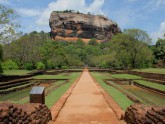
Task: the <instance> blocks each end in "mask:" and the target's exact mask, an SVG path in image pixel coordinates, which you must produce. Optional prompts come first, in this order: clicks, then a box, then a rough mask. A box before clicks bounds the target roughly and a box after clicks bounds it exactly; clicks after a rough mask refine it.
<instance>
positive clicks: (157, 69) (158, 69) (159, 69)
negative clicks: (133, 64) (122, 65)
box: [134, 68, 165, 74]
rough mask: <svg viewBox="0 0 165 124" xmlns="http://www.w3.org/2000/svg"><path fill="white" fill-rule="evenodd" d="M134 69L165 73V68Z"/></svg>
mask: <svg viewBox="0 0 165 124" xmlns="http://www.w3.org/2000/svg"><path fill="white" fill-rule="evenodd" d="M134 71H140V72H149V73H158V74H165V68H147V69H135V70H134Z"/></svg>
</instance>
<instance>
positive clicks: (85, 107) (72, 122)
mask: <svg viewBox="0 0 165 124" xmlns="http://www.w3.org/2000/svg"><path fill="white" fill-rule="evenodd" d="M55 124H120V123H119V121H118V119H117V118H116V116H115V114H114V113H113V111H112V109H111V108H110V107H109V106H108V104H107V103H106V101H105V99H104V97H103V95H102V94H101V93H100V90H99V88H98V87H97V85H96V84H95V82H94V81H93V79H92V78H91V76H90V74H89V72H88V71H84V72H83V74H82V76H81V78H80V80H79V81H78V83H77V84H76V86H75V87H74V89H73V91H72V94H71V95H70V96H69V98H68V99H67V101H66V103H65V105H64V107H63V108H62V110H61V111H60V113H59V115H58V117H57V119H56V121H55Z"/></svg>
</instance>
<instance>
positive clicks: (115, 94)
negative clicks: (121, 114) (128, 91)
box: [91, 72, 133, 110]
mask: <svg viewBox="0 0 165 124" xmlns="http://www.w3.org/2000/svg"><path fill="white" fill-rule="evenodd" d="M91 74H92V75H93V76H94V77H95V79H96V80H97V82H98V83H99V84H100V85H101V86H102V87H103V88H104V89H105V90H106V92H107V93H108V94H109V95H110V96H111V97H112V98H113V99H114V100H115V101H116V102H117V103H118V104H119V106H120V107H121V108H122V109H123V110H126V109H127V107H128V106H130V105H132V104H133V102H132V101H131V100H130V99H129V98H127V96H126V95H124V94H123V93H121V92H120V91H118V90H117V89H115V88H114V87H112V86H109V85H107V84H105V83H104V81H103V79H107V78H108V76H107V75H104V74H102V73H98V72H92V73H91Z"/></svg>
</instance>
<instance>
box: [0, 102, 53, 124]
mask: <svg viewBox="0 0 165 124" xmlns="http://www.w3.org/2000/svg"><path fill="white" fill-rule="evenodd" d="M51 120H52V116H51V112H50V110H49V109H48V108H47V106H46V105H44V104H34V103H27V104H24V105H21V104H12V103H1V104H0V124H47V123H48V122H49V121H51Z"/></svg>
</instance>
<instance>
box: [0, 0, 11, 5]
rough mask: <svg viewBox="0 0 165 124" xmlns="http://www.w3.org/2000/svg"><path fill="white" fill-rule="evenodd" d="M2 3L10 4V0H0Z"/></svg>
mask: <svg viewBox="0 0 165 124" xmlns="http://www.w3.org/2000/svg"><path fill="white" fill-rule="evenodd" d="M0 4H10V2H9V0H0Z"/></svg>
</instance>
